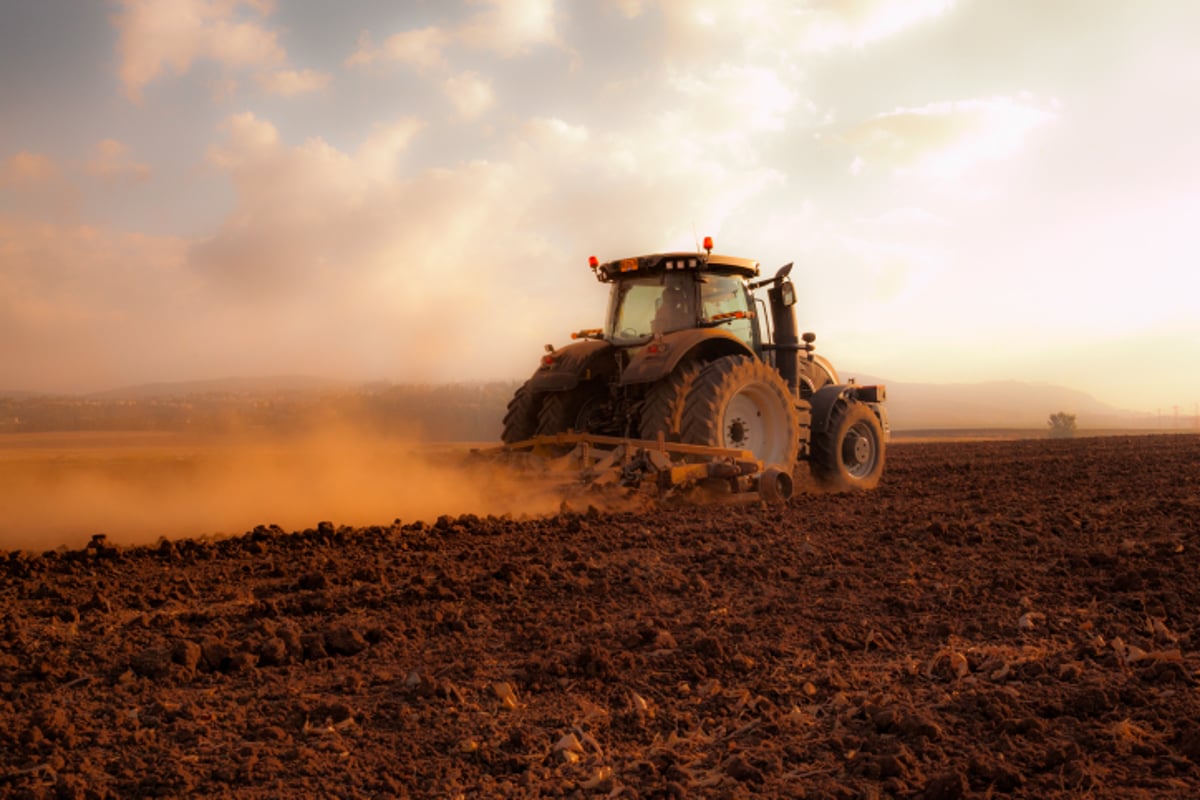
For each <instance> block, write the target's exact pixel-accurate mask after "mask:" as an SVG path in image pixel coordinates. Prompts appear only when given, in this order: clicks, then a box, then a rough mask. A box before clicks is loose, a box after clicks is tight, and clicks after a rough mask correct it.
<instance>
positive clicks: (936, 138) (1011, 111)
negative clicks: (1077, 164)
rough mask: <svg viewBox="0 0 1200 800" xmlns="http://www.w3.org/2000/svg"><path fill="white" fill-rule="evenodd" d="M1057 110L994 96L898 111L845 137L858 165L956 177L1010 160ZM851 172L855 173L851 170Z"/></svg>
mask: <svg viewBox="0 0 1200 800" xmlns="http://www.w3.org/2000/svg"><path fill="white" fill-rule="evenodd" d="M1056 117H1057V112H1056V111H1055V110H1053V108H1052V107H1051V108H1043V107H1040V106H1039V105H1037V104H1035V103H1034V102H1033V100H1032V99H1031V98H1029V97H1024V96H1017V97H994V98H986V99H972V100H961V101H956V102H938V103H930V104H928V105H925V106H920V107H915V108H899V109H896V110H895V111H889V112H887V113H884V114H879V115H877V116H875V117H873V118H871V119H869V120H867V121H865V122H862V123H860V124H858V125H855V126H854V127H852V128H851V129H850V130H848V131H847V132H846V133H845V135H844V141H845V142H847V143H848V144H849V145H850V147H851V148H852V149H853V150H854V152H855V154H856V158H860V159H862V161H861V162H856V163H858V167H857V171H858V172H861V171H862V168H863V165H864V164H865V165H871V164H875V165H879V166H883V167H885V168H888V169H892V170H894V171H895V172H896V173H898V174H916V175H920V176H923V177H933V178H953V177H957V176H959V175H961V174H963V173H964V172H966V171H967V170H969V169H971V168H972V167H974V166H975V165H976V164H979V163H981V162H986V161H997V160H1003V159H1006V158H1009V157H1010V156H1012V155H1013V154H1015V153H1016V152H1017V151H1019V150H1020V149H1021V147H1022V146H1023V145H1024V144H1025V141H1026V139H1027V138H1028V137H1029V135H1030V134H1031V133H1032V132H1033V131H1034V130H1035V129H1037V128H1038V127H1040V126H1042V125H1045V124H1046V123H1048V122H1051V121H1053V120H1054V119H1055V118H1056ZM852 171H853V170H852Z"/></svg>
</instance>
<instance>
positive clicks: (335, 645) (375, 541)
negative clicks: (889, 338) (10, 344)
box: [0, 436, 1200, 798]
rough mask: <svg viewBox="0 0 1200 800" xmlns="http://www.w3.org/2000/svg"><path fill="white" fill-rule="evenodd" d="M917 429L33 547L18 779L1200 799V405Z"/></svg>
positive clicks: (10, 609)
mask: <svg viewBox="0 0 1200 800" xmlns="http://www.w3.org/2000/svg"><path fill="white" fill-rule="evenodd" d="M889 455H890V462H889V467H888V472H887V475H886V476H885V481H884V484H883V486H882V487H881V488H880V489H879V490H878V491H875V492H873V493H870V494H868V495H815V494H814V495H804V496H801V497H798V498H796V499H794V500H793V501H792V502H791V503H790V504H789V505H788V506H787V507H786V508H784V509H764V508H758V507H751V508H729V507H721V508H691V509H684V510H675V511H670V512H666V511H656V512H653V513H648V514H632V513H630V514H611V515H605V514H599V513H595V512H589V513H564V514H560V515H559V516H556V517H553V518H550V519H536V520H525V521H519V520H511V519H496V518H486V519H481V518H475V517H460V518H453V519H452V518H442V519H440V520H438V521H437V522H436V523H435V524H433V525H425V524H421V523H413V524H404V525H400V524H397V525H393V526H388V527H379V528H367V529H349V528H335V527H334V526H332V525H328V524H322V525H321V526H319V527H318V528H317V529H315V530H306V531H300V532H296V533H287V532H284V531H283V530H280V529H278V528H269V527H263V528H259V529H257V530H255V531H254V532H252V533H249V534H246V535H245V536H242V537H239V538H235V539H227V540H222V541H196V540H185V541H177V542H173V543H170V542H165V541H164V542H163V543H162V544H161V546H159V547H148V548H147V547H143V548H118V547H113V546H110V545H108V544H107V543H106V542H105V541H104V540H97V541H94V542H93V543H92V544H91V545H89V546H88V547H87V548H86V549H81V550H74V551H67V552H57V553H51V554H47V555H43V556H31V555H29V554H26V553H10V554H0V605H2V609H3V615H2V620H3V621H2V622H0V795H5V796H13V797H61V798H84V797H132V796H156V795H161V796H185V795H186V796H214V795H215V796H223V795H234V796H238V797H279V796H293V797H301V796H328V797H397V796H399V797H405V796H412V797H446V798H454V797H519V796H530V795H535V796H536V795H550V796H564V797H591V796H610V797H750V796H755V797H759V796H766V797H809V798H816V797H825V798H871V797H923V798H960V797H981V798H982V797H996V796H1000V795H1005V794H1011V795H1013V796H1021V797H1042V798H1056V797H1079V796H1092V797H1112V798H1118V797H1120V798H1129V797H1135V798H1136V797H1146V798H1149V797H1168V796H1176V797H1196V796H1200V766H1198V764H1200V722H1198V720H1200V693H1198V690H1197V677H1198V675H1197V670H1198V669H1200V652H1197V644H1198V639H1200V620H1198V618H1197V608H1200V580H1197V569H1196V555H1195V554H1196V552H1197V549H1198V548H1200V523H1198V522H1197V520H1200V469H1198V465H1200V437H1196V436H1156V437H1136V438H1105V439H1078V440H1072V441H1020V442H985V443H968V444H908V445H901V446H898V447H895V448H893V450H892V451H891V453H890V454H889ZM409 477H410V479H411V478H416V477H417V476H409Z"/></svg>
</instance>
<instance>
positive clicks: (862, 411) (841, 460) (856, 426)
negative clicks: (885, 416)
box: [811, 400, 885, 491]
mask: <svg viewBox="0 0 1200 800" xmlns="http://www.w3.org/2000/svg"><path fill="white" fill-rule="evenodd" d="M884 460H885V452H884V445H883V426H881V425H880V424H879V418H878V417H876V416H875V412H874V411H872V410H871V407H870V406H868V405H866V404H865V403H857V402H845V401H841V400H839V401H838V402H837V403H835V404H834V406H833V410H832V411H831V412H830V416H829V421H828V422H827V423H826V425H825V429H824V430H822V431H820V432H819V433H814V434H813V443H812V462H811V465H812V472H813V476H814V477H815V478H816V479H817V482H818V483H820V484H821V486H823V487H824V488H826V489H831V490H834V491H846V490H850V489H874V488H875V487H876V486H877V485H878V484H879V478H880V477H881V476H882V475H883V464H884Z"/></svg>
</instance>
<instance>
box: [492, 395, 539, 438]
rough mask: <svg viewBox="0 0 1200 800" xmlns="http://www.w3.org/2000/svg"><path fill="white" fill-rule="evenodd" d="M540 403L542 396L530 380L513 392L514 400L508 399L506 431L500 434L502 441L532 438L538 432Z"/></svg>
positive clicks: (505, 417)
mask: <svg viewBox="0 0 1200 800" xmlns="http://www.w3.org/2000/svg"><path fill="white" fill-rule="evenodd" d="M540 405H541V397H539V396H538V395H537V394H535V393H534V392H533V390H532V389H531V388H530V386H529V381H525V383H523V384H521V387H520V388H519V389H517V391H516V393H515V394H513V398H512V400H509V401H508V410H507V411H506V412H505V414H504V431H503V433H501V434H500V441H502V442H504V443H505V444H512V443H514V442H521V441H524V440H525V439H529V438H532V436H533V435H534V434H535V433H536V432H537V424H538V407H539V406H540Z"/></svg>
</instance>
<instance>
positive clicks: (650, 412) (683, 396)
mask: <svg viewBox="0 0 1200 800" xmlns="http://www.w3.org/2000/svg"><path fill="white" fill-rule="evenodd" d="M703 366H704V365H703V364H702V363H700V362H698V361H685V362H684V363H682V364H679V365H678V366H676V367H675V370H674V371H673V372H672V373H671V374H670V375H667V376H666V377H665V378H660V379H659V380H657V381H655V382H654V383H652V384H650V388H649V389H647V390H646V398H645V400H644V402H643V403H642V415H641V419H640V420H639V421H638V436H639V437H640V438H642V439H657V438H658V434H659V433H660V432H661V433H662V434H663V435H664V436H665V437H666V440H667V441H668V442H672V441H679V435H680V434H679V431H680V428H681V427H682V424H683V405H684V403H685V402H686V401H687V396H688V393H689V392H691V390H692V385H693V384H694V383H695V382H696V376H698V375H699V374H700V368H701V367H703Z"/></svg>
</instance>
